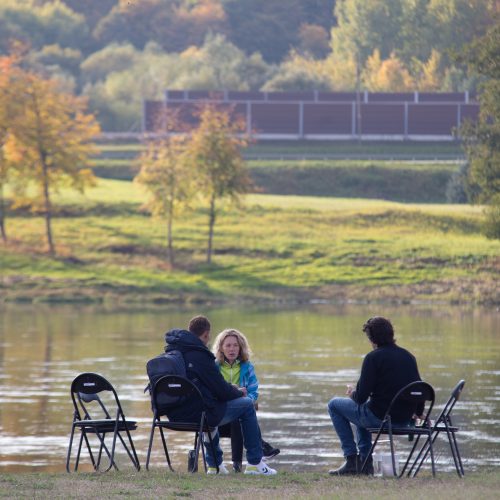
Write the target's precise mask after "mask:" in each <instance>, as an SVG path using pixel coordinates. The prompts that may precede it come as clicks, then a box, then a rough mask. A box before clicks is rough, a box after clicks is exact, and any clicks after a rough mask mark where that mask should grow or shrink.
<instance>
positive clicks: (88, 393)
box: [66, 373, 140, 472]
mask: <svg viewBox="0 0 500 500" xmlns="http://www.w3.org/2000/svg"><path fill="white" fill-rule="evenodd" d="M103 391H109V392H110V393H111V395H112V400H113V401H114V406H116V416H115V417H112V416H111V414H110V412H109V411H108V408H107V407H106V405H105V404H104V402H103V401H102V399H101V398H100V397H99V394H100V393H102V392H103ZM71 400H72V401H73V407H74V412H73V424H72V426H71V436H70V439H69V447H68V455H67V457H66V470H67V471H68V472H71V467H70V461H71V449H72V445H73V439H74V435H75V430H76V429H79V430H80V440H79V444H78V451H77V455H76V459H75V465H74V469H73V470H74V471H77V470H78V464H79V462H80V454H81V451H82V445H83V442H84V441H85V445H86V447H87V450H88V452H89V456H90V460H91V462H92V465H93V467H94V470H95V471H98V472H101V459H102V454H103V452H104V453H105V454H106V455H107V457H108V460H109V466H108V467H107V468H106V469H105V472H106V471H108V470H110V469H111V467H114V468H115V469H116V470H118V467H117V465H116V463H115V448H116V440H117V438H118V439H119V440H120V442H121V443H122V445H123V447H124V448H125V450H126V452H127V455H128V456H129V458H130V460H131V461H132V464H133V465H134V467H135V468H136V469H137V470H140V465H139V459H138V458H137V453H136V451H135V447H134V443H133V441H132V436H131V435H130V431H134V430H136V429H137V422H135V421H133V420H127V419H126V418H125V414H124V413H123V409H122V406H121V404H120V400H119V399H118V394H117V393H116V391H115V389H114V388H113V386H112V385H111V384H110V383H109V382H108V381H107V380H106V379H105V378H104V377H103V376H102V375H98V374H97V373H82V374H80V375H78V376H77V377H76V378H75V379H74V380H73V382H72V383H71ZM90 405H93V407H95V406H97V407H98V409H99V411H100V412H102V413H103V418H102V417H101V418H94V417H92V416H91V413H90V411H94V412H95V409H94V408H90ZM94 414H95V413H94ZM122 432H125V433H126V435H127V438H128V442H129V446H130V449H129V447H128V446H127V444H126V442H125V440H124V439H123V437H122V435H121V433H122ZM107 434H111V435H112V444H111V451H110V450H109V448H108V446H107V445H106V442H105V440H106V435H107ZM92 435H94V436H96V437H97V439H98V441H99V451H98V453H97V459H96V458H95V457H94V453H93V452H92V447H91V444H90V441H89V436H92Z"/></svg>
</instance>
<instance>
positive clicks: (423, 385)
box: [361, 381, 436, 477]
mask: <svg viewBox="0 0 500 500" xmlns="http://www.w3.org/2000/svg"><path fill="white" fill-rule="evenodd" d="M434 399H435V395H434V389H433V388H432V386H431V385H430V384H428V383H427V382H421V381H418V382H412V383H411V384H408V385H407V386H405V387H403V388H402V389H401V390H400V391H399V392H398V393H397V394H396V395H395V396H394V398H393V399H392V401H391V403H390V405H389V407H388V408H387V411H386V413H385V415H384V418H383V419H382V423H381V424H380V427H369V428H368V429H367V430H368V431H369V432H371V433H372V434H377V436H376V438H375V440H374V441H373V444H372V446H371V448H370V452H369V453H368V456H367V457H366V459H365V461H364V463H363V465H362V468H361V471H363V470H364V469H365V466H366V464H367V462H368V459H369V457H371V456H372V453H373V450H374V449H375V447H376V446H377V442H378V440H379V438H380V435H381V434H388V435H389V443H390V447H391V459H392V471H393V474H394V476H398V474H397V473H396V458H395V453H394V439H393V436H407V437H408V439H410V440H412V439H414V438H415V436H416V437H417V439H415V440H414V444H413V447H412V449H411V451H410V454H409V455H408V458H407V459H406V462H405V465H404V467H403V470H402V471H401V473H400V474H399V476H398V477H401V476H402V475H403V474H404V473H405V470H406V468H407V467H408V464H409V463H410V460H411V458H412V456H413V453H414V452H415V449H416V448H417V445H418V442H419V440H420V436H427V438H428V439H429V451H430V454H431V463H432V475H433V476H435V475H436V470H435V465H434V450H433V448H432V444H433V443H432V440H431V439H430V438H431V428H430V425H429V415H430V413H431V411H432V407H433V406H434ZM400 403H403V404H407V405H408V406H410V407H413V406H416V405H418V404H421V403H429V405H428V408H427V411H426V413H425V416H424V418H423V424H422V425H421V426H404V427H399V426H394V425H393V423H392V419H391V411H392V408H393V407H394V405H396V404H400Z"/></svg>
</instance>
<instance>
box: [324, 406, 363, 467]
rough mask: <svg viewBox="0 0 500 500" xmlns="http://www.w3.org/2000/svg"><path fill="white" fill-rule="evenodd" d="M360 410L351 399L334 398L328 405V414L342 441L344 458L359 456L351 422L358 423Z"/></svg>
mask: <svg viewBox="0 0 500 500" xmlns="http://www.w3.org/2000/svg"><path fill="white" fill-rule="evenodd" d="M358 408H359V405H358V404H357V403H355V402H354V401H353V400H352V399H351V398H333V399H332V400H331V401H330V402H329V403H328V413H329V414H330V418H331V419H332V423H333V426H334V428H335V432H336V433H337V435H338V437H339V439H340V445H341V447H342V451H343V453H344V457H350V456H353V455H357V454H358V450H357V448H356V443H355V442H354V435H353V433H352V428H351V422H353V423H356V422H358Z"/></svg>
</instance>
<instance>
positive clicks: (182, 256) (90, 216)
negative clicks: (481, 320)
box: [0, 180, 500, 305]
mask: <svg viewBox="0 0 500 500" xmlns="http://www.w3.org/2000/svg"><path fill="white" fill-rule="evenodd" d="M143 199H144V196H143V194H142V193H141V192H140V191H139V190H138V188H137V186H135V185H133V184H132V183H130V182H123V181H110V180H101V181H100V182H99V185H98V186H97V187H96V188H94V189H92V190H90V191H89V192H88V194H87V196H85V197H83V196H80V195H75V194H74V193H62V194H61V195H60V196H59V198H58V199H57V207H58V216H56V217H55V218H54V220H53V226H54V237H55V241H56V246H57V253H58V256H57V257H56V258H50V257H49V256H48V255H47V254H46V253H45V248H44V244H43V241H44V223H43V220H42V218H41V217H36V216H32V215H29V214H25V213H16V214H15V215H14V216H13V217H10V218H9V219H8V220H7V231H8V234H9V241H8V243H7V244H0V264H1V268H2V276H1V278H0V300H2V301H82V302H106V301H116V300H120V301H135V302H141V301H143V302H148V303H165V302H174V303H186V302H190V301H196V302H198V301H203V302H212V303H222V302H230V301H255V302H258V301H273V302H309V301H311V300H320V301H323V300H324V301H327V302H346V301H362V302H366V301H369V302H377V301H382V302H394V303H410V302H419V301H437V302H439V301H441V302H446V303H450V302H451V303H479V304H485V305H493V304H499V303H500V297H499V290H498V286H497V283H498V275H499V273H500V257H499V256H500V241H492V240H487V239H486V238H485V237H484V236H482V235H481V233H480V225H481V208H479V207H471V206H466V205H418V204H401V203H393V202H384V201H376V200H356V199H339V198H312V197H295V196H266V195H251V196H248V197H247V199H246V201H245V203H244V206H243V207H242V208H241V209H239V210H237V209H234V208H233V209H229V208H228V209H227V210H226V211H224V212H223V213H221V214H220V216H219V218H218V220H217V224H216V228H215V241H214V246H215V256H214V259H213V263H212V265H207V264H206V263H205V249H206V238H207V214H206V210H205V209H203V208H198V209H195V210H194V211H192V212H188V213H186V214H184V215H183V217H181V218H180V219H179V220H178V221H176V223H175V226H174V238H175V239H174V245H175V247H176V252H177V255H176V266H175V268H174V269H170V267H169V265H168V263H167V261H166V258H165V253H166V251H165V246H166V236H165V234H166V230H165V223H164V221H159V220H154V219H151V218H150V217H149V215H148V214H145V213H144V212H142V211H141V210H140V206H141V202H142V201H143Z"/></svg>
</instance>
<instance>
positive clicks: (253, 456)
mask: <svg viewBox="0 0 500 500" xmlns="http://www.w3.org/2000/svg"><path fill="white" fill-rule="evenodd" d="M236 419H239V420H240V422H241V429H242V432H243V444H244V446H245V449H246V452H247V462H248V463H249V464H252V465H256V464H259V463H260V461H261V460H262V446H261V441H260V440H261V436H260V430H259V425H258V423H257V415H256V414H255V407H254V404H253V400H252V399H250V398H248V397H244V398H238V399H233V400H231V401H228V402H227V404H226V413H225V414H224V417H222V420H221V421H220V424H221V425H224V424H226V423H228V422H232V421H233V420H236Z"/></svg>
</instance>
